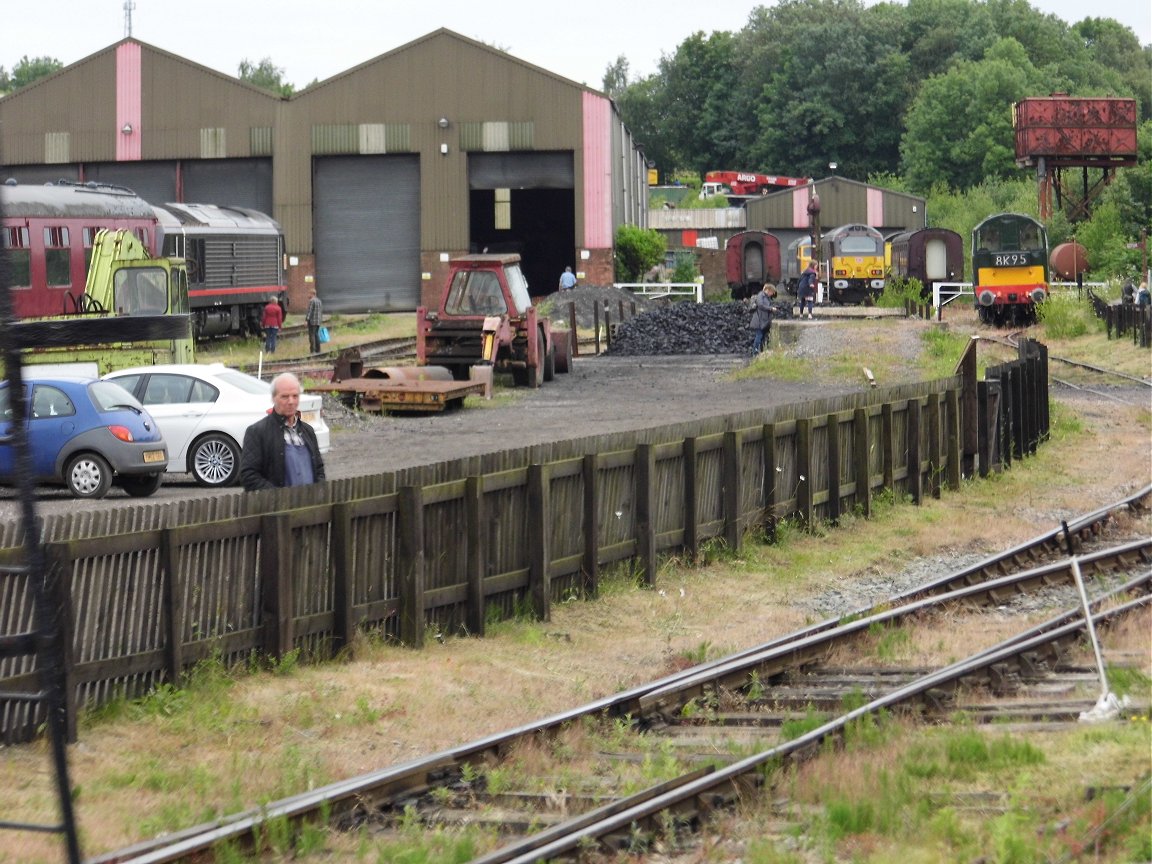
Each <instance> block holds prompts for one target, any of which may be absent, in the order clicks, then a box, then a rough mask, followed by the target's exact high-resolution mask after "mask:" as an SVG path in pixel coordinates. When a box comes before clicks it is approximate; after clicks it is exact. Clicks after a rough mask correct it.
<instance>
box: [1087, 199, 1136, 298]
mask: <svg viewBox="0 0 1152 864" xmlns="http://www.w3.org/2000/svg"><path fill="white" fill-rule="evenodd" d="M1076 240H1077V242H1079V243H1080V244H1081V245H1083V247H1084V249H1085V250H1086V251H1087V253H1088V263H1089V264H1090V265H1091V267H1092V274H1093V275H1094V276H1096V277H1099V278H1105V279H1107V278H1110V277H1116V278H1125V277H1131V276H1134V275H1135V274H1136V273H1137V272H1139V270H1140V250H1139V249H1128V248H1127V245H1126V244H1127V243H1128V237H1127V236H1126V235H1125V232H1124V226H1123V221H1122V219H1121V216H1120V208H1119V207H1117V206H1116V204H1115V203H1114V202H1105V203H1103V204H1101V205H1100V206H1098V207H1097V208H1096V209H1095V210H1094V211H1093V212H1092V216H1091V218H1089V219H1088V220H1087V221H1086V222H1083V223H1081V225H1080V226H1079V228H1078V230H1077V231H1076ZM1137 281H1138V280H1137Z"/></svg>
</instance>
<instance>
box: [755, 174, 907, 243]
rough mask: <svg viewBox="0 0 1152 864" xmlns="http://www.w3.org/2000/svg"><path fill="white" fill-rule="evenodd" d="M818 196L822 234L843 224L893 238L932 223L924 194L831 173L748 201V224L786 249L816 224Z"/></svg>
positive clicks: (810, 233) (809, 233) (808, 233)
mask: <svg viewBox="0 0 1152 864" xmlns="http://www.w3.org/2000/svg"><path fill="white" fill-rule="evenodd" d="M813 194H816V195H818V196H819V197H820V216H819V219H820V229H821V232H823V231H827V230H830V229H832V228H837V227H839V226H841V225H869V226H871V227H873V228H875V229H876V230H877V231H879V232H880V233H881V234H883V235H884V236H885V237H887V236H889V235H890V234H895V233H897V232H899V231H915V230H917V229H920V228H924V227H926V225H927V222H926V221H925V214H924V204H925V201H924V199H923V198H918V197H916V196H915V195H908V194H905V193H903V192H893V191H891V190H889V189H882V188H880V187H879V186H870V185H869V184H867V183H861V182H860V181H858V180H849V179H848V178H847V177H825V178H824V179H822V180H817V181H816V182H815V183H812V184H810V185H807V186H797V187H796V188H794V189H786V190H784V191H782V192H773V193H772V194H770V195H765V196H764V197H762V198H757V199H752V200H750V201H748V203H747V205H746V210H747V212H748V227H749V228H751V229H756V230H763V231H771V232H772V233H773V234H775V235H776V236H777V238H779V240H780V246H781V248H787V246H788V244H789V243H791V242H792V241H793V240H795V239H796V238H798V237H809V236H811V235H812V229H813V228H814V227H815V226H814V225H813V224H812V220H811V219H810V218H809V215H808V202H809V201H810V200H811V196H812V195H813Z"/></svg>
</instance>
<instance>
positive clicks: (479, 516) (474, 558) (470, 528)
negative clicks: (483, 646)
mask: <svg viewBox="0 0 1152 864" xmlns="http://www.w3.org/2000/svg"><path fill="white" fill-rule="evenodd" d="M464 523H465V528H464V530H465V537H466V540H467V543H468V554H467V556H466V558H465V561H464V573H465V579H466V580H467V582H468V592H467V595H468V599H467V601H466V603H467V605H466V608H465V611H464V623H465V626H467V627H468V632H469V633H471V634H472V635H473V636H483V635H484V628H485V620H486V618H487V610H486V608H485V602H486V601H485V598H484V566H485V561H486V560H487V555H486V554H485V550H486V545H485V542H484V540H485V538H484V527H485V526H484V482H483V479H482V478H481V477H476V476H472V477H469V478H468V479H467V480H465V481H464Z"/></svg>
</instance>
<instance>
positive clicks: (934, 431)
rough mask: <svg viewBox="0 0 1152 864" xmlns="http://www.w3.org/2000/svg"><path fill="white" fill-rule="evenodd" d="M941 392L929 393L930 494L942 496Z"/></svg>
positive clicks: (935, 496)
mask: <svg viewBox="0 0 1152 864" xmlns="http://www.w3.org/2000/svg"><path fill="white" fill-rule="evenodd" d="M940 405H941V403H940V394H939V393H929V394H928V494H929V495H931V496H932V497H933V498H939V497H940Z"/></svg>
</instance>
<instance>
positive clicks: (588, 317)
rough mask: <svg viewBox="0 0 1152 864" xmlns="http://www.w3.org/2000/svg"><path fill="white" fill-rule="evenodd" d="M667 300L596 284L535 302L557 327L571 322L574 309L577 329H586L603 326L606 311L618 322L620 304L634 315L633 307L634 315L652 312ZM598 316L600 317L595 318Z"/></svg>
mask: <svg viewBox="0 0 1152 864" xmlns="http://www.w3.org/2000/svg"><path fill="white" fill-rule="evenodd" d="M667 302H668V301H666V300H652V299H649V298H647V297H642V296H640V295H637V294H633V293H632V292H631V291H627V290H625V289H623V288H614V287H612V286H611V285H608V286H603V287H600V286H596V285H577V286H576V287H575V288H573V289H571V290H569V291H564V292H560V291H557V292H555V293H553V294H549V295H548V296H547V297H545V298H544V299H542V300H540V301H539V302H537V303H536V306H537V308H538V309H539V310H540V314H542V315H547V316H548V317H549V318H551V319H552V320H553V322H556V323H558V324H559V325H560V326H563V327H567V326H568V323H569V321H570V320H571V309H572V308H573V307H575V310H576V326H577V327H584V328H589V327H593V326H595V325H596V324H597V323H599V324H600V325H603V324H604V310H605V308H607V310H608V316H609V318H610V320H612V321H619V320H620V305H621V304H623V306H624V315H625V317H628V316H630V315H632V314H633V307H635V311H636V313H637V314H639V313H640V312H645V311H647V310H650V309H654V308H656V307H657V306H659V305H662V304H664V303H667ZM597 314H598V315H599V318H597Z"/></svg>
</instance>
